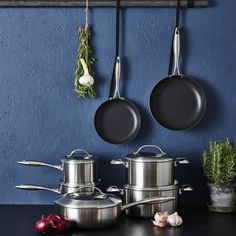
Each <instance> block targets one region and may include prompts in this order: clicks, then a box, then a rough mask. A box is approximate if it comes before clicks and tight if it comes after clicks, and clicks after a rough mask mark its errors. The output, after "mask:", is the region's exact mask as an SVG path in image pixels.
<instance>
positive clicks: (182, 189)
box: [179, 184, 194, 194]
mask: <svg viewBox="0 0 236 236" xmlns="http://www.w3.org/2000/svg"><path fill="white" fill-rule="evenodd" d="M192 191H194V188H193V187H192V186H191V185H190V184H184V185H181V186H180V188H179V194H182V193H183V192H192Z"/></svg>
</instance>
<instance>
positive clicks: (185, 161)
mask: <svg viewBox="0 0 236 236" xmlns="http://www.w3.org/2000/svg"><path fill="white" fill-rule="evenodd" d="M178 164H179V165H183V164H189V160H188V159H187V158H186V157H178V158H176V159H175V166H177V165H178Z"/></svg>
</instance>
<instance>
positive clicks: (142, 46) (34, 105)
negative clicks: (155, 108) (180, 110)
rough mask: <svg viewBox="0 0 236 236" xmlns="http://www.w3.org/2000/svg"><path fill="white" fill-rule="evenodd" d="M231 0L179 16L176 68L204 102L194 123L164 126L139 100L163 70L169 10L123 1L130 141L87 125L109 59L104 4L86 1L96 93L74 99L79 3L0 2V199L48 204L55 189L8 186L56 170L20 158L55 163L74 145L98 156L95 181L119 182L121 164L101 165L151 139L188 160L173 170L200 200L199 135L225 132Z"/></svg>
mask: <svg viewBox="0 0 236 236" xmlns="http://www.w3.org/2000/svg"><path fill="white" fill-rule="evenodd" d="M235 7H236V3H235V1H233V0H228V1H221V2H220V3H217V4H215V5H214V6H212V7H209V8H207V9H189V10H187V11H184V13H183V16H182V24H183V25H184V27H183V28H184V29H183V33H184V35H183V37H182V39H183V41H182V48H183V51H182V52H183V54H184V58H183V60H182V71H183V72H184V73H186V74H189V75H191V76H193V77H194V78H196V79H197V80H198V81H200V83H201V85H202V86H203V88H204V90H205V92H206V96H207V101H208V107H207V112H206V116H205V117H204V119H203V120H202V122H201V123H200V124H199V125H198V126H197V127H196V128H194V129H192V130H189V131H184V132H174V131H169V130H166V129H164V128H162V127H161V126H160V125H158V124H156V123H155V122H154V121H153V119H152V117H151V115H150V113H149V111H148V99H149V95H150V91H151V89H152V88H153V86H154V85H155V84H156V83H157V82H158V81H159V80H160V79H161V78H163V77H165V76H166V74H167V65H168V53H169V47H170V40H171V35H172V30H173V26H174V19H175V16H174V14H175V12H174V9H126V10H125V11H124V12H123V23H122V34H123V39H122V50H121V57H122V62H123V71H122V74H123V77H122V94H123V96H125V97H127V98H129V99H130V100H132V101H134V102H135V103H136V104H137V106H138V108H139V109H140V111H141V113H142V118H143V124H142V128H141V131H140V134H139V135H138V137H137V138H136V139H135V141H133V142H132V143H130V144H126V145H119V146H116V145H110V144H107V143H105V142H104V141H103V140H101V139H100V138H99V137H98V136H97V134H96V132H95V129H94V126H93V116H94V113H95V111H96V108H97V107H98V106H99V105H100V104H101V103H102V102H103V101H104V100H105V99H106V98H107V96H108V85H109V79H110V77H111V73H112V64H113V58H114V34H115V32H114V25H115V22H114V18H115V17H114V14H115V11H114V9H93V10H92V15H91V17H92V19H91V21H92V23H93V34H94V39H93V45H94V52H95V55H96V58H97V63H96V67H97V75H96V90H97V93H98V98H97V99H96V100H89V99H88V100H80V99H78V98H77V97H76V95H75V94H74V92H73V80H74V76H73V73H74V69H75V60H76V51H77V46H78V38H77V35H76V32H77V29H78V27H79V26H81V25H83V24H84V12H83V10H82V9H73V8H68V9H66V8H61V9H60V8H59V9H53V8H48V9H40V8H38V9H32V8H31V9H30V8H28V9H0V22H1V27H0V140H1V141H0V158H1V160H0V163H1V164H0V188H1V191H0V203H1V204H9V203H22V204H23V203H27V204H30V203H33V204H48V203H52V201H53V199H54V198H55V194H53V193H49V192H43V191H38V192H31V191H28V192H27V191H20V190H16V189H15V188H14V186H15V185H16V184H22V183H35V184H44V185H47V186H51V187H56V186H57V184H58V181H59V178H60V173H58V172H57V171H56V170H53V169H48V168H38V169H37V168H30V167H23V166H19V165H17V164H16V161H17V160H21V159H36V160H42V161H46V162H49V163H55V164H58V163H60V159H61V158H62V157H63V156H64V155H65V154H68V153H69V152H70V151H71V150H72V149H74V148H77V147H81V148H84V149H87V150H88V151H89V152H91V153H93V154H96V155H97V156H99V158H100V171H101V170H102V171H101V177H102V179H103V187H105V186H108V185H109V184H118V185H121V184H122V182H123V180H124V170H123V168H122V167H121V166H120V167H115V166H111V165H109V161H110V160H111V159H112V158H122V157H124V156H125V154H127V153H130V152H133V151H135V150H136V149H137V148H138V147H139V146H140V145H142V144H159V145H160V146H161V147H162V148H163V149H164V150H165V151H166V152H167V153H169V154H170V155H173V157H176V156H179V155H181V156H187V157H188V158H189V159H190V161H191V165H190V166H189V167H183V168H179V169H178V170H177V176H178V179H179V180H180V181H181V182H182V183H192V184H193V186H194V187H195V193H194V194H189V193H188V194H185V196H183V198H182V201H183V200H184V201H186V203H188V204H195V203H198V204H199V203H205V202H206V201H207V199H208V194H207V189H206V186H205V180H204V178H203V176H202V171H201V166H200V156H201V152H202V150H203V149H204V148H206V146H207V144H208V142H209V140H214V139H222V138H225V137H230V138H233V139H234V138H235V127H234V126H235V118H236V110H235V107H236V93H235V89H236V86H235V84H236V82H235V81H236V76H235V74H236V72H235V55H236V43H235V38H236V32H235V29H236V14H235V10H234V9H235Z"/></svg>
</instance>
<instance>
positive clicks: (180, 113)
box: [149, 2, 206, 130]
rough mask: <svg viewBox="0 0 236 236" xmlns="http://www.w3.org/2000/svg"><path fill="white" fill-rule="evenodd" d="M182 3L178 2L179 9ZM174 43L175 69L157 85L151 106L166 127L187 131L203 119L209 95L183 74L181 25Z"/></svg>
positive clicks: (152, 93) (176, 32)
mask: <svg viewBox="0 0 236 236" xmlns="http://www.w3.org/2000/svg"><path fill="white" fill-rule="evenodd" d="M178 5H179V3H178V2H177V8H179V6H178ZM178 10H179V9H177V11H178ZM177 15H179V14H177ZM176 22H177V21H176ZM176 25H178V24H176ZM172 46H173V53H174V72H173V73H172V74H171V75H169V76H168V77H167V78H165V79H162V80H161V81H160V82H158V83H157V84H156V86H155V87H154V88H153V90H152V92H151V96H150V101H149V106H150V110H151V113H152V115H153V117H154V119H155V120H156V121H157V122H158V123H160V124H161V125H162V126H164V127H165V128H167V129H171V130H185V129H190V128H192V127H194V126H195V125H196V124H197V123H198V122H199V121H200V120H201V119H202V117H203V115H204V113H205V109H206V97H205V94H204V92H203V90H202V88H201V86H200V85H199V84H198V83H197V82H196V81H195V80H193V79H191V78H190V77H187V76H185V75H182V74H180V69H179V54H180V30H179V27H176V28H175V31H174V36H173V45H172Z"/></svg>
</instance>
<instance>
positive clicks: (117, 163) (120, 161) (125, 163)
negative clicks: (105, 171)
mask: <svg viewBox="0 0 236 236" xmlns="http://www.w3.org/2000/svg"><path fill="white" fill-rule="evenodd" d="M110 163H111V164H112V165H124V166H125V167H126V168H127V167H128V162H126V161H123V160H122V159H115V160H112V161H111V162H110Z"/></svg>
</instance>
